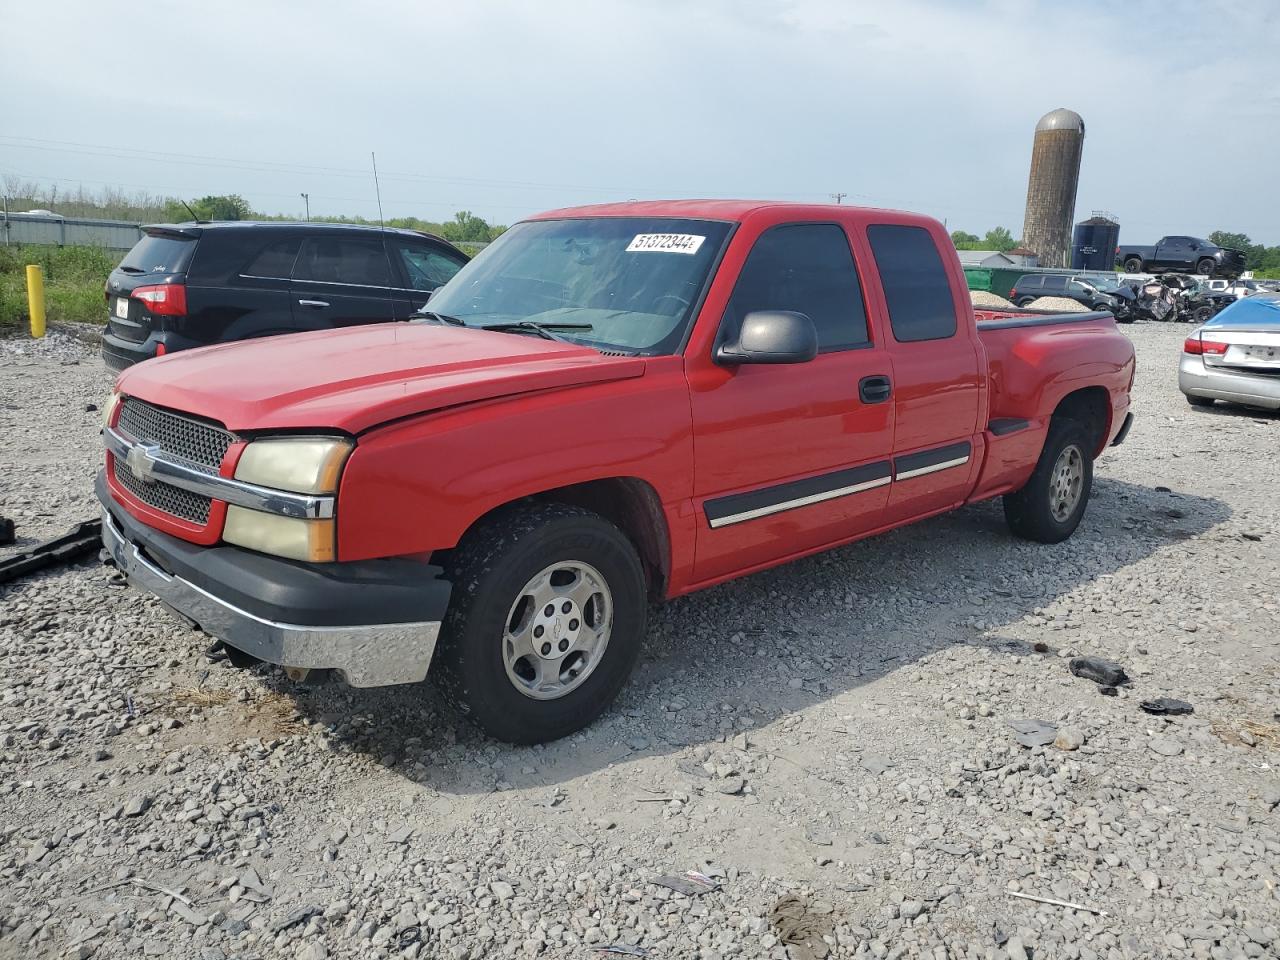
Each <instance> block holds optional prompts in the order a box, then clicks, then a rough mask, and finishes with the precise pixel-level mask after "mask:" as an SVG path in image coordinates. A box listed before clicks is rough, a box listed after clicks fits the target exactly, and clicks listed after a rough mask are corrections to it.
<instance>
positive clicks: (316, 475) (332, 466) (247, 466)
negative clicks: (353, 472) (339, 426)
mask: <svg viewBox="0 0 1280 960" xmlns="http://www.w3.org/2000/svg"><path fill="white" fill-rule="evenodd" d="M351 446H352V444H351V441H350V440H341V439H338V438H335V437H276V438H273V439H270V440H254V441H253V442H252V443H250V444H249V445H248V446H247V447H245V448H244V453H242V454H240V462H239V463H237V464H236V479H237V480H244V481H246V482H248V483H256V484H258V485H259V486H263V487H272V488H274V489H276V490H289V491H291V492H293V493H337V491H338V474H340V473H341V472H342V465H343V464H344V463H346V461H347V457H348V455H349V454H350V453H351Z"/></svg>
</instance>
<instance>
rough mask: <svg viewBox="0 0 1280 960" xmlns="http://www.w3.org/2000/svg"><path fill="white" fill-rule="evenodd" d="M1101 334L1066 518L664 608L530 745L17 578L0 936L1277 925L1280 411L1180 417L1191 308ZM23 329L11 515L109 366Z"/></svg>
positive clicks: (733, 949) (337, 953)
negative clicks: (1120, 428) (635, 643)
mask: <svg viewBox="0 0 1280 960" xmlns="http://www.w3.org/2000/svg"><path fill="white" fill-rule="evenodd" d="M1125 333H1126V334H1127V335H1129V336H1131V337H1132V338H1133V339H1134V341H1135V342H1136V344H1137V347H1138V352H1139V375H1138V382H1137V386H1136V395H1135V406H1136V413H1137V416H1138V420H1137V424H1136V425H1135V427H1134V429H1133V431H1132V433H1131V435H1130V438H1129V440H1128V442H1127V443H1126V444H1125V445H1124V446H1123V447H1121V448H1120V449H1119V450H1116V451H1111V452H1109V454H1108V456H1106V457H1105V458H1104V459H1103V460H1102V461H1100V464H1099V467H1098V477H1097V482H1096V487H1095V500H1094V502H1093V504H1092V505H1091V506H1090V509H1089V513H1088V515H1087V516H1086V518H1085V521H1084V523H1083V525H1082V526H1081V528H1080V530H1079V532H1078V533H1077V534H1076V536H1075V537H1074V538H1073V539H1072V540H1070V541H1068V542H1067V543H1064V544H1060V545H1057V546H1051V547H1046V546H1037V545H1032V544H1028V543H1022V542H1018V541H1015V540H1013V539H1011V538H1010V537H1009V535H1008V534H1007V533H1006V532H1005V528H1004V523H1003V519H1002V517H1001V514H1000V509H999V505H998V504H996V503H988V504H981V505H977V506H974V507H970V508H967V509H964V510H962V511H959V512H958V513H955V514H953V515H950V516H947V517H944V518H940V519H936V520H933V521H930V522H928V523H925V524H922V525H918V526H915V527H913V528H910V529H906V530H900V531H896V532H894V533H892V534H889V535H886V536H882V537H878V538H875V539H874V540H871V541H868V542H866V543H863V544H860V545H855V546H852V547H849V548H846V549H842V550H838V551H835V552H832V553H828V554H825V555H822V556H818V557H813V558H810V559H808V560H804V561H801V562H799V563H795V564H792V565H790V566H787V567H784V568H782V569H780V570H778V571H776V572H774V573H771V574H765V575H759V576H755V577H751V578H748V579H746V580H742V581H739V582H736V583H732V584H728V585H726V586H724V587H721V588H718V589H715V590H712V591H709V592H706V593H704V594H701V595H697V596H693V597H689V598H686V599H684V600H681V601H678V602H676V603H673V604H670V605H668V606H666V607H664V608H662V609H661V610H659V611H658V612H657V613H656V615H655V617H654V618H653V624H652V629H651V633H650V636H649V638H648V644H647V648H646V651H645V654H644V656H643V659H642V663H641V666H640V668H639V669H638V671H637V673H636V675H635V677H634V678H633V680H632V682H631V685H630V686H629V687H628V689H627V690H626V691H625V692H624V694H623V696H622V697H621V699H620V701H619V702H618V703H617V704H616V705H615V707H614V708H613V709H612V710H611V711H610V712H609V713H607V714H606V716H605V717H604V719H603V720H602V721H600V722H599V723H597V724H595V725H594V726H593V727H591V728H590V729H589V730H587V731H585V732H584V733H582V734H579V735H576V736H574V737H571V738H569V739H567V740H565V741H562V742H560V743H556V744H553V745H551V746H547V747H538V748H512V747H507V746H503V745H500V744H496V743H492V742H489V741H486V740H484V739H482V738H480V737H479V736H477V734H476V733H475V732H474V731H473V730H472V729H470V728H469V727H468V726H467V725H466V723H465V722H463V721H462V720H460V719H459V718H458V717H456V716H455V715H454V714H452V713H450V712H449V711H448V710H447V709H445V708H444V707H443V706H442V704H441V702H440V701H439V699H438V698H437V697H436V695H435V694H434V693H433V691H432V690H431V689H430V688H429V687H426V688H422V689H390V690H382V691H353V690H349V689H346V688H344V687H341V686H319V687H302V688H297V687H294V686H292V685H290V684H289V683H288V682H287V681H285V680H284V678H283V677H282V676H281V675H280V674H279V673H277V672H275V671H271V670H268V669H265V668H263V669H260V670H258V671H255V672H242V671H237V670H235V669H234V668H231V667H230V666H228V665H227V664H226V663H224V662H208V661H206V659H205V657H204V656H203V654H204V651H205V648H206V646H207V641H206V639H205V638H203V637H201V636H200V635H199V634H197V633H194V632H192V631H190V630H187V629H185V628H184V627H182V626H180V625H178V624H177V623H175V622H174V621H173V620H171V619H170V618H169V617H168V616H167V615H166V614H165V613H164V611H163V610H162V609H161V608H160V607H159V605H158V604H157V603H155V602H154V601H152V600H149V599H147V598H145V597H143V596H140V595H138V594H136V593H134V592H132V591H130V590H128V589H126V588H124V587H122V585H121V584H120V583H119V582H118V578H117V577H116V576H115V575H114V574H113V573H112V572H111V571H110V570H109V569H107V568H104V567H101V566H98V565H96V564H94V563H88V562H85V563H82V564H80V565H78V566H76V567H74V568H64V569H61V570H56V571H48V572H46V573H43V574H41V575H39V576H36V577H33V578H30V579H27V580H24V581H22V582H19V583H16V584H13V585H10V586H8V587H0V957H3V958H17V957H22V958H46V957H47V958H63V957H76V958H85V957H90V956H92V957H97V958H103V960H117V958H118V960H125V958H128V960H137V958H146V957H182V958H200V960H224V958H288V960H323V958H328V957H334V958H348V957H349V958H361V960H364V958H397V957H403V958H437V957H439V958H450V960H461V958H468V960H476V958H482V957H483V958H490V957H497V958H502V957H515V958H529V957H548V958H570V957H574V958H589V957H592V956H596V955H597V954H596V953H595V952H594V951H595V950H597V949H600V948H604V947H610V946H611V947H614V948H615V955H632V956H647V957H650V958H672V960H675V958H679V960H690V958H696V960H716V958H729V957H741V958H752V960H754V958H796V960H800V958H823V957H841V958H843V957H857V958H863V957H875V958H886V957H927V958H931V960H945V958H958V957H964V958H1000V960H1004V958H1016V960H1028V958H1032V957H1034V958H1035V960H1043V958H1058V957H1061V958H1081V960H1083V958H1090V960H1092V958H1100V957H1101V958H1137V957H1160V958H1183V957H1194V958H1219V957H1228V958H1236V957H1259V958H1262V957H1276V956H1278V955H1280V929H1278V928H1280V893H1278V892H1277V884H1278V882H1280V828H1278V826H1277V825H1278V823H1280V775H1278V774H1277V770H1276V765H1277V763H1278V762H1280V717H1277V711H1278V710H1280V656H1278V655H1277V654H1278V653H1280V649H1278V646H1280V643H1278V639H1277V638H1280V601H1278V600H1277V597H1278V596H1280V535H1278V534H1277V519H1278V518H1280V500H1277V498H1276V497H1275V495H1274V489H1275V479H1274V472H1275V471H1274V462H1273V457H1272V455H1273V453H1274V451H1275V450H1276V449H1277V442H1278V437H1280V433H1278V431H1280V420H1277V418H1276V417H1274V416H1262V415H1257V414H1253V413H1250V412H1247V411H1240V410H1230V409H1227V408H1213V409H1211V410H1208V411H1202V410H1192V409H1191V408H1190V407H1189V406H1188V405H1187V404H1186V403H1185V401H1184V400H1183V399H1182V397H1181V395H1180V394H1178V392H1177V389H1176V386H1175V371H1176V363H1177V357H1178V352H1179V348H1180V345H1181V341H1182V333H1181V332H1179V331H1178V330H1175V329H1172V328H1170V327H1169V326H1167V325H1161V324H1151V325H1135V326H1133V327H1129V328H1127V329H1126V330H1125ZM64 347H65V348H66V350H67V353H63V352H62V351H63V349H64ZM18 349H19V348H18V347H16V346H14V345H13V344H3V343H0V359H2V360H3V361H4V362H5V363H6V374H5V376H4V377H3V378H0V414H2V415H3V429H0V444H3V446H2V447H0V457H2V458H3V461H4V463H5V464H6V467H5V469H4V470H3V471H0V513H5V514H7V515H10V516H15V517H16V519H17V520H18V522H19V530H20V533H24V534H28V535H31V536H35V535H38V534H42V533H44V532H60V531H61V530H62V529H64V528H66V527H68V526H70V525H71V523H72V522H74V521H76V520H80V519H83V518H87V517H89V516H92V515H93V511H92V508H91V495H90V483H91V479H92V476H93V473H94V471H95V470H96V468H97V462H98V460H99V459H100V455H99V453H98V437H97V435H96V431H97V421H96V419H95V414H94V413H93V412H91V411H87V410H86V407H87V405H89V404H91V403H92V404H97V403H101V400H102V397H103V394H104V392H105V388H106V386H107V384H108V382H109V378H108V377H107V376H106V375H105V374H104V373H103V371H102V370H101V368H100V366H99V364H98V361H97V359H96V358H95V357H94V356H93V355H92V353H91V351H90V350H88V348H72V347H66V345H58V344H55V343H52V342H50V343H46V344H44V345H42V346H40V347H39V348H31V347H29V346H23V347H22V351H23V352H22V353H21V354H20V355H18ZM72 354H74V355H72ZM15 361H16V362H18V363H20V364H23V365H21V366H17V367H13V364H14V362H15ZM11 367H12V369H10V368H11ZM15 371H16V376H15V375H13V374H14V373H15ZM1086 655H1087V656H1098V657H1103V658H1106V659H1108V660H1111V661H1114V662H1117V663H1119V664H1121V665H1122V666H1123V667H1124V668H1125V670H1126V672H1127V674H1128V676H1129V677H1130V678H1131V683H1130V684H1129V685H1127V686H1120V687H1118V688H1116V689H1115V690H1113V691H1110V692H1112V693H1113V694H1114V695H1110V696H1108V695H1106V693H1105V692H1104V691H1103V689H1102V688H1100V687H1099V686H1098V685H1097V684H1095V683H1093V682H1091V681H1089V680H1086V679H1082V678H1079V677H1076V676H1073V675H1072V673H1071V672H1070V670H1069V669H1068V663H1069V660H1070V658H1072V657H1074V656H1086ZM1162 696H1167V697H1176V698H1179V699H1182V700H1185V701H1188V702H1190V703H1192V704H1193V705H1194V709H1195V712H1194V713H1193V714H1191V715H1189V716H1175V717H1159V716H1151V715H1148V714H1146V713H1144V712H1143V711H1142V710H1141V709H1140V708H1139V703H1140V701H1143V700H1148V699H1152V698H1155V697H1162ZM1028 721H1039V723H1029V722H1028ZM1011 724H1012V725H1011ZM1015 727H1016V728H1017V729H1015ZM1019 731H1023V732H1021V733H1020V732H1019ZM1027 731H1031V732H1027ZM1019 737H1021V738H1023V739H1028V738H1029V739H1031V740H1032V741H1037V740H1038V741H1039V742H1042V743H1043V745H1041V746H1034V747H1025V746H1022V745H1020V743H1019V740H1018V738H1019ZM1017 895H1022V896H1017ZM1027 898H1039V899H1027ZM1044 899H1048V900H1053V901H1059V902H1058V903H1044V902H1041V900H1044ZM1064 904H1065V905H1064ZM1072 905H1074V906H1072Z"/></svg>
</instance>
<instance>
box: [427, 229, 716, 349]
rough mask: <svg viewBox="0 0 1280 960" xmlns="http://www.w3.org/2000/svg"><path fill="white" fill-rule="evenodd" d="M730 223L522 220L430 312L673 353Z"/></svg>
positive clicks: (443, 291) (602, 345)
mask: <svg viewBox="0 0 1280 960" xmlns="http://www.w3.org/2000/svg"><path fill="white" fill-rule="evenodd" d="M729 228H730V224H728V223H724V222H720V221H714V220H688V219H682V218H681V219H677V218H668V217H663V218H656V217H595V218H587V219H575V220H530V221H526V222H525V223H519V224H516V225H515V226H514V227H512V228H511V229H510V230H508V231H507V232H506V233H504V234H503V235H502V236H500V237H499V238H498V239H497V240H495V241H494V242H493V243H492V244H490V245H489V246H488V247H486V248H485V249H484V250H483V251H482V252H481V253H480V254H479V255H478V256H477V257H476V258H475V259H474V260H472V261H471V262H470V263H468V264H467V265H466V266H465V267H463V268H462V269H461V270H460V271H459V272H458V274H457V276H455V277H454V278H453V279H452V280H450V281H449V282H448V283H447V284H446V285H445V286H443V287H441V288H440V289H439V290H438V291H437V292H436V293H435V295H434V296H433V297H432V298H431V302H430V304H429V305H428V307H427V309H429V310H430V311H431V312H432V313H435V314H438V315H443V316H447V317H453V318H456V319H457V320H461V321H462V322H463V323H465V324H466V325H467V326H469V327H486V326H495V325H502V326H508V325H510V324H517V323H522V322H531V324H537V325H540V326H542V327H544V328H546V329H549V330H552V331H554V332H555V334H556V335H557V336H559V337H562V338H564V339H566V340H573V341H574V342H576V343H582V344H584V345H586V346H592V347H596V348H599V349H605V350H608V349H614V350H624V351H627V352H632V353H645V354H651V355H652V354H664V353H674V352H676V351H677V350H679V348H680V344H681V342H682V341H683V339H684V334H685V331H686V329H687V328H688V325H689V323H690V320H691V317H692V314H693V309H694V306H695V304H697V302H698V299H699V297H700V296H701V294H702V289H703V286H704V285H705V284H706V282H707V277H708V274H709V273H710V272H711V265H712V264H713V263H714V262H715V260H716V257H717V256H718V255H719V253H720V248H721V247H722V246H723V244H724V241H725V238H726V237H727V236H728V235H729ZM517 329H520V328H517ZM523 329H525V330H528V329H530V328H529V327H526V328H523Z"/></svg>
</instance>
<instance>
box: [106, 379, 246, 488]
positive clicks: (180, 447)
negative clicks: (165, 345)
mask: <svg viewBox="0 0 1280 960" xmlns="http://www.w3.org/2000/svg"><path fill="white" fill-rule="evenodd" d="M116 429H117V430H118V431H120V432H121V433H123V434H125V435H126V436H128V437H129V438H130V439H132V440H138V441H141V442H142V443H154V444H156V445H157V446H159V447H160V449H161V450H163V451H164V452H165V453H167V454H168V455H169V456H171V457H178V458H180V459H182V460H185V461H187V462H188V463H190V464H193V465H195V466H198V467H203V468H204V469H205V470H206V471H207V472H208V473H217V472H218V468H219V467H220V466H222V458H223V457H225V456H226V455H227V448H228V447H230V446H231V444H232V443H233V442H234V440H235V437H234V436H232V435H231V434H230V433H228V432H227V431H226V430H224V429H222V428H221V427H215V426H214V425H213V424H211V423H202V422H201V421H199V420H193V419H191V418H190V417H184V416H182V415H180V414H177V413H170V412H169V411H168V410H161V409H160V408H159V407H153V406H152V405H151V404H149V403H143V402H142V401H141V400H135V399H134V398H133V397H126V398H125V399H124V401H123V402H122V403H121V404H120V418H119V419H118V420H117V421H116Z"/></svg>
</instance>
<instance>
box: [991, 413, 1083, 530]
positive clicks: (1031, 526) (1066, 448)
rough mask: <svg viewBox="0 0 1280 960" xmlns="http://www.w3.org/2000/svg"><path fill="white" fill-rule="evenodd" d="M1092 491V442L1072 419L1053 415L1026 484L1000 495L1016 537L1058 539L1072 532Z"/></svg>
mask: <svg viewBox="0 0 1280 960" xmlns="http://www.w3.org/2000/svg"><path fill="white" fill-rule="evenodd" d="M1092 490H1093V443H1092V442H1091V440H1090V438H1089V432H1088V431H1087V430H1086V429H1085V428H1084V426H1083V425H1082V424H1080V423H1078V422H1077V421H1075V420H1055V421H1053V422H1052V423H1051V424H1050V426H1049V436H1048V438H1047V439H1046V440H1045V444H1044V450H1042V451H1041V453H1040V459H1039V460H1038V461H1037V462H1036V469H1035V471H1034V472H1033V473H1032V474H1031V479H1030V480H1028V481H1027V483H1026V486H1024V487H1023V488H1022V489H1021V490H1018V491H1015V492H1014V493H1007V494H1005V496H1004V518H1005V521H1006V522H1007V523H1008V524H1009V529H1010V530H1012V531H1013V533H1014V535H1015V536H1018V537H1022V538H1023V539H1024V540H1035V541H1037V542H1038V543H1060V542H1061V541H1063V540H1065V539H1067V537H1069V536H1071V534H1073V533H1075V530H1076V527H1078V526H1079V525H1080V521H1081V519H1082V518H1083V517H1084V511H1085V508H1086V507H1087V506H1088V504H1089V494H1090V492H1092Z"/></svg>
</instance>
